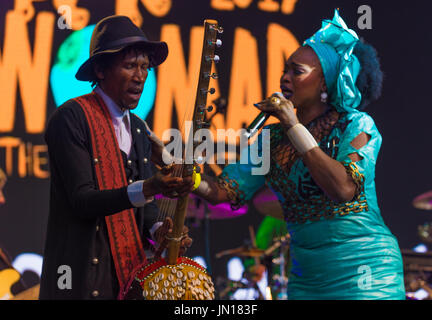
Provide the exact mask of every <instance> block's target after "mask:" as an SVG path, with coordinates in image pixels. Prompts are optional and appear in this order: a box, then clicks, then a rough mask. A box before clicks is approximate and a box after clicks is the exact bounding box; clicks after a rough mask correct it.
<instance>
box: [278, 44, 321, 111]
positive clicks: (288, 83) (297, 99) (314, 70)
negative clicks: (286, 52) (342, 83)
mask: <svg viewBox="0 0 432 320" xmlns="http://www.w3.org/2000/svg"><path fill="white" fill-rule="evenodd" d="M280 88H281V90H282V94H283V95H284V96H285V98H287V99H289V100H291V102H292V103H293V104H294V107H296V108H298V109H299V108H307V107H309V106H313V105H314V104H320V103H321V93H322V92H323V91H327V88H326V86H325V80H324V75H323V72H322V69H321V64H320V62H319V59H318V56H317V55H316V54H315V52H314V51H313V49H312V48H310V47H307V46H305V47H300V48H298V49H297V50H296V51H295V52H294V53H293V54H292V55H291V57H290V58H289V59H288V60H287V61H286V63H285V68H284V71H283V74H282V77H281V79H280Z"/></svg>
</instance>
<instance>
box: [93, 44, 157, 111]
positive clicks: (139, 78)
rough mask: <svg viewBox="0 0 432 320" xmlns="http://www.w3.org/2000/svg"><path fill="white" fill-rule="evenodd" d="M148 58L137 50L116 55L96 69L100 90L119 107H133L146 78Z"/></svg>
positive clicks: (136, 103)
mask: <svg viewBox="0 0 432 320" xmlns="http://www.w3.org/2000/svg"><path fill="white" fill-rule="evenodd" d="M148 68H149V58H148V56H147V54H145V53H144V52H142V51H138V50H129V51H128V52H126V53H125V54H119V55H117V56H116V57H115V58H114V59H113V61H112V64H111V65H110V66H108V67H107V68H106V69H105V70H103V71H97V72H96V73H97V75H98V77H99V79H101V81H100V86H101V88H102V90H103V91H104V92H105V93H106V94H107V95H108V96H109V97H110V98H111V99H113V100H114V102H116V103H117V104H118V105H119V106H120V107H121V108H126V109H135V108H136V107H137V105H138V101H139V99H140V97H141V94H142V91H143V88H144V82H145V81H146V79H147V75H148Z"/></svg>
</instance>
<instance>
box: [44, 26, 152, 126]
mask: <svg viewBox="0 0 432 320" xmlns="http://www.w3.org/2000/svg"><path fill="white" fill-rule="evenodd" d="M94 28H95V25H90V26H87V27H85V28H83V29H81V30H78V31H74V32H72V33H71V34H70V35H69V36H68V37H67V38H66V39H65V40H64V41H63V43H62V44H61V45H60V47H59V49H58V51H57V55H56V57H55V62H54V65H53V67H52V68H51V74H50V85H51V90H52V93H53V97H54V101H55V104H56V106H57V107H59V106H61V105H62V104H63V103H64V102H66V101H67V100H69V99H72V98H75V97H78V96H81V95H84V94H87V93H90V92H91V91H92V90H93V89H92V87H91V84H90V82H88V81H79V80H77V79H76V78H75V74H76V72H77V71H78V69H79V67H80V66H81V65H82V64H83V63H84V62H85V61H86V60H87V59H88V58H89V48H90V39H91V36H92V33H93V30H94ZM155 97H156V74H155V71H154V69H153V68H151V69H150V70H149V73H148V76H147V80H146V82H145V85H144V90H143V93H142V95H141V98H140V101H139V103H138V106H137V108H135V109H134V110H133V111H132V112H133V113H134V114H136V115H137V116H139V117H140V118H141V119H145V118H146V117H147V115H148V113H149V112H150V110H151V109H152V107H153V104H154V100H155Z"/></svg>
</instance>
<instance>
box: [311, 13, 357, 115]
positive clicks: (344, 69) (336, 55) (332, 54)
mask: <svg viewBox="0 0 432 320" xmlns="http://www.w3.org/2000/svg"><path fill="white" fill-rule="evenodd" d="M357 41H359V38H358V36H357V34H356V33H355V32H354V31H353V30H351V29H348V27H347V25H346V24H345V22H344V21H343V20H342V18H341V17H340V16H339V11H338V10H335V14H334V17H333V20H331V21H330V20H324V21H323V22H322V27H321V29H320V30H318V31H317V32H316V33H315V34H314V35H313V36H312V37H310V38H309V39H307V40H306V41H305V42H304V43H303V45H304V46H306V45H307V46H310V47H311V48H312V49H313V50H314V51H315V53H316V54H317V56H318V58H319V60H320V63H321V68H322V70H323V73H324V78H325V81H326V85H327V91H328V94H329V99H330V104H332V105H333V106H334V107H335V108H336V110H337V111H339V112H354V111H356V108H357V107H358V106H359V105H360V102H361V98H362V97H361V93H360V91H359V90H358V88H357V87H356V85H355V82H356V80H357V76H358V74H359V72H360V62H359V60H358V59H357V57H356V56H355V55H354V54H353V50H354V47H355V45H356V44H357Z"/></svg>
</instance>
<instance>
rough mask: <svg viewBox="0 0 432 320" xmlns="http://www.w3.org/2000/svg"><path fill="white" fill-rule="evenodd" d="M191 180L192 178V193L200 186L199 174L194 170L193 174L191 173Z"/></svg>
mask: <svg viewBox="0 0 432 320" xmlns="http://www.w3.org/2000/svg"><path fill="white" fill-rule="evenodd" d="M193 178H194V186H193V189H192V191H193V190H196V189H197V188H198V187H199V185H200V184H201V173H197V172H196V171H195V168H194V172H193Z"/></svg>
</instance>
